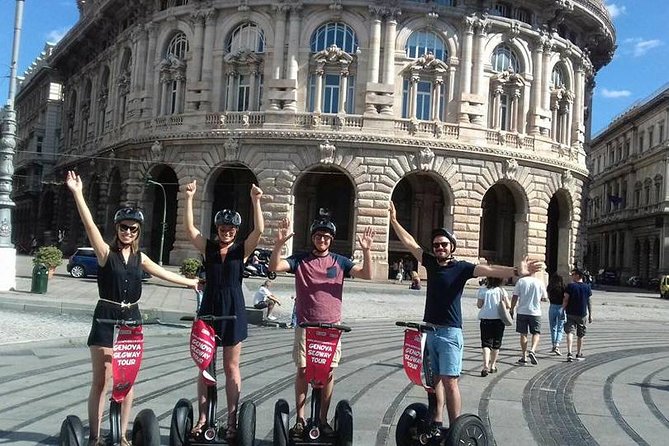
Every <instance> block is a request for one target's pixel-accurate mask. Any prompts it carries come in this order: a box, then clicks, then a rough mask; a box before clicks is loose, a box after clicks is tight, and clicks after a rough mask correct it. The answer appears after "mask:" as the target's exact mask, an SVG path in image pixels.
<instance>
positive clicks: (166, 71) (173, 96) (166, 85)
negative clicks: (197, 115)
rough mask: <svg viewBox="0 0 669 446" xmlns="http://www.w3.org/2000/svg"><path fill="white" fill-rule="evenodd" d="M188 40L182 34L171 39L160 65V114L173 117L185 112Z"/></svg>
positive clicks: (179, 33) (177, 34)
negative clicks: (172, 115)
mask: <svg viewBox="0 0 669 446" xmlns="http://www.w3.org/2000/svg"><path fill="white" fill-rule="evenodd" d="M187 55H188V39H187V38H186V35H185V34H184V33H182V32H178V33H176V34H175V35H174V36H172V38H171V39H170V41H169V43H168V45H167V47H166V49H165V58H164V59H163V61H162V62H161V64H160V81H161V83H162V90H161V102H160V114H162V115H171V114H177V113H182V112H183V107H184V100H185V92H186V72H187V70H186V59H187Z"/></svg>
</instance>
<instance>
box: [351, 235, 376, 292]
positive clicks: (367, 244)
mask: <svg viewBox="0 0 669 446" xmlns="http://www.w3.org/2000/svg"><path fill="white" fill-rule="evenodd" d="M374 235H376V232H374V230H373V229H372V228H370V227H369V226H367V227H366V228H365V232H364V233H363V234H362V235H359V236H358V243H360V249H362V263H361V264H359V265H355V266H354V267H353V268H351V275H352V276H353V277H355V278H359V279H368V280H369V279H371V278H372V243H374Z"/></svg>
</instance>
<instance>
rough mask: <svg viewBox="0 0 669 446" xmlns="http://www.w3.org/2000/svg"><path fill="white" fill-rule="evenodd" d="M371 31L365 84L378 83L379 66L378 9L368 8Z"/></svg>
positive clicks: (379, 19) (379, 23) (379, 27)
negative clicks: (370, 18)
mask: <svg viewBox="0 0 669 446" xmlns="http://www.w3.org/2000/svg"><path fill="white" fill-rule="evenodd" d="M369 11H370V15H371V16H372V31H371V35H370V38H369V61H368V63H369V66H368V75H367V82H373V83H377V82H379V68H380V66H379V64H380V62H381V17H380V16H379V10H378V8H374V7H372V6H370V8H369Z"/></svg>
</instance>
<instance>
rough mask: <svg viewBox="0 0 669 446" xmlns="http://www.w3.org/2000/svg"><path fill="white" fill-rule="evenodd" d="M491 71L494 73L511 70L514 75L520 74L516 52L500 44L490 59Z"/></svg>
mask: <svg viewBox="0 0 669 446" xmlns="http://www.w3.org/2000/svg"><path fill="white" fill-rule="evenodd" d="M490 63H491V64H492V70H493V71H496V72H498V73H499V72H501V71H508V70H509V69H511V70H513V72H514V73H519V72H520V62H519V61H518V56H517V55H516V52H515V51H513V49H511V48H510V47H509V46H508V45H505V44H502V45H499V46H497V48H495V51H493V52H492V57H491V58H490Z"/></svg>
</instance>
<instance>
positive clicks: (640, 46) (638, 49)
mask: <svg viewBox="0 0 669 446" xmlns="http://www.w3.org/2000/svg"><path fill="white" fill-rule="evenodd" d="M661 45H662V41H661V40H660V39H650V40H642V39H638V40H637V41H636V42H634V46H633V48H632V54H633V55H634V57H641V56H643V55H644V54H646V53H647V52H648V51H650V50H652V49H653V48H657V47H658V46H661Z"/></svg>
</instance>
